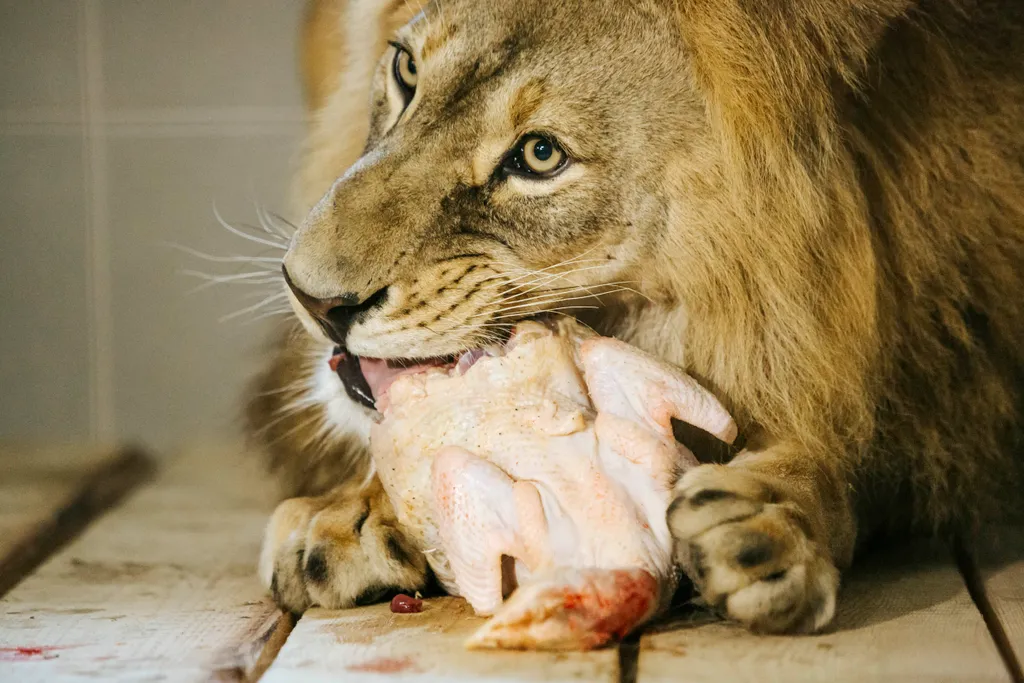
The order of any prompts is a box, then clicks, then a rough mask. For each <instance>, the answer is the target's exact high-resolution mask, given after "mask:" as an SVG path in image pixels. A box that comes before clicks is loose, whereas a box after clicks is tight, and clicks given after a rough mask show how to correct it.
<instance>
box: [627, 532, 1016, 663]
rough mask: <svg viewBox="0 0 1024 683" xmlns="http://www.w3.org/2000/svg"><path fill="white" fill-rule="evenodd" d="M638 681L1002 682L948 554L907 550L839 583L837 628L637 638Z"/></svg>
mask: <svg viewBox="0 0 1024 683" xmlns="http://www.w3.org/2000/svg"><path fill="white" fill-rule="evenodd" d="M638 680H639V681H640V683H652V682H653V681H673V683H696V682H698V681H700V682H704V681H708V682H717V681H735V682H739V681H751V682H752V683H771V682H773V681H780V682H785V683H798V682H800V681H825V680H827V681H836V682H845V681H849V682H851V683H853V682H856V683H862V682H864V683H868V682H873V681H892V682H894V683H895V682H899V683H906V682H912V681H929V682H931V681H949V683H968V682H971V681H1001V682H1002V681H1009V680H1010V679H1009V675H1008V673H1007V671H1006V669H1005V668H1004V666H1003V663H1002V661H1001V659H1000V657H999V654H998V652H997V650H996V647H995V645H994V643H993V640H992V638H991V637H990V635H989V632H988V629H987V628H986V626H985V623H984V620H983V619H982V616H981V614H980V613H979V612H978V610H977V609H976V608H975V606H974V603H973V602H972V601H971V598H970V596H969V595H968V591H967V587H966V585H965V584H964V582H963V579H962V577H961V576H960V573H959V571H958V570H957V567H956V565H955V564H954V562H953V559H952V556H951V554H950V553H947V552H945V551H938V550H931V549H928V548H926V547H923V546H912V547H907V548H906V549H901V550H899V551H890V552H889V553H888V554H887V555H886V556H884V557H875V558H871V559H869V560H867V561H866V562H865V563H863V564H862V565H861V566H860V567H859V569H857V570H855V572H854V573H853V574H852V575H851V576H850V577H849V578H848V579H847V580H846V586H845V588H844V589H843V591H842V593H841V595H840V600H839V609H838V614H837V619H836V623H835V627H834V628H833V629H832V630H831V631H830V632H829V633H826V634H822V635H816V636H806V637H792V636H789V637H769V636H763V637H759V636H755V635H751V634H749V633H746V632H744V631H743V630H741V629H739V628H737V627H735V626H732V625H728V624H724V623H721V622H716V623H711V624H703V625H700V624H691V625H689V626H687V625H685V624H684V625H682V626H681V627H679V628H676V629H672V630H667V631H665V632H662V633H657V634H649V635H645V636H644V637H643V638H642V639H641V649H640V660H639V663H638Z"/></svg>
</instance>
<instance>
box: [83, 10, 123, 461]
mask: <svg viewBox="0 0 1024 683" xmlns="http://www.w3.org/2000/svg"><path fill="white" fill-rule="evenodd" d="M99 13H100V8H99V2H98V0H82V2H81V4H80V5H79V41H80V51H79V72H80V75H81V81H82V85H81V88H82V137H83V141H82V142H83V148H84V157H85V158H84V164H83V171H84V186H85V203H86V210H87V215H86V219H85V222H86V235H87V238H86V273H87V283H86V291H87V292H88V304H87V306H88V311H89V327H90V329H89V332H90V334H89V374H90V377H89V387H90V396H89V399H90V400H89V413H90V430H91V432H92V438H93V439H94V440H98V441H103V442H109V441H111V440H112V439H113V437H114V432H115V424H114V405H113V404H114V391H113V374H114V369H113V368H114V365H113V364H114V360H113V344H112V341H113V309H112V305H113V303H112V301H111V285H110V221H109V213H108V210H107V187H108V186H107V140H106V136H105V131H104V127H103V125H102V115H103V72H102V49H103V48H102V45H101V43H100V21H99Z"/></svg>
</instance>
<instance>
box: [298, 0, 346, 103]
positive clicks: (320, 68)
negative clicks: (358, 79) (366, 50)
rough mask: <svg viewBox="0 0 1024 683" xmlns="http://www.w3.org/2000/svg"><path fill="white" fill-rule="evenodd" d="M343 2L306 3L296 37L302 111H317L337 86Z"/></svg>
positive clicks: (342, 33)
mask: <svg viewBox="0 0 1024 683" xmlns="http://www.w3.org/2000/svg"><path fill="white" fill-rule="evenodd" d="M345 4H346V2H345V0H309V1H308V2H307V3H306V16H305V18H304V20H303V24H302V35H301V38H300V49H301V55H300V58H301V61H300V67H301V69H302V85H303V94H304V95H305V100H306V109H307V110H308V111H310V112H313V111H317V110H318V109H320V108H321V107H323V105H324V103H326V102H327V98H328V97H329V96H330V94H331V93H332V92H334V90H335V88H337V87H338V79H339V77H340V75H341V69H342V59H343V58H342V49H343V45H342V43H343V39H344V35H345V32H344V30H343V28H342V22H343V21H344V14H345Z"/></svg>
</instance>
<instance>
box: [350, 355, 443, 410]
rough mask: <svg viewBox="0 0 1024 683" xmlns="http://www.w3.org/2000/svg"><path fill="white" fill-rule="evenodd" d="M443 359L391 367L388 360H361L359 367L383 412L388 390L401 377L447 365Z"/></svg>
mask: <svg viewBox="0 0 1024 683" xmlns="http://www.w3.org/2000/svg"><path fill="white" fill-rule="evenodd" d="M445 364H446V363H445V362H444V361H443V360H441V359H431V360H427V361H423V362H419V363H409V364H402V365H394V366H393V365H391V364H389V363H388V362H387V361H386V360H380V359H379V358H360V359H359V367H360V368H361V369H362V371H363V377H365V378H366V383H367V384H369V385H370V391H372V392H373V398H374V400H375V401H376V402H377V410H383V409H384V407H385V406H384V405H383V404H382V400H384V399H386V397H387V393H388V389H390V388H391V385H392V384H393V383H394V382H395V380H397V379H398V378H399V377H401V376H403V375H415V374H417V373H420V372H423V371H424V370H427V369H429V368H435V367H440V366H443V365H445Z"/></svg>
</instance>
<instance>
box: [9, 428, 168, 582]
mask: <svg viewBox="0 0 1024 683" xmlns="http://www.w3.org/2000/svg"><path fill="white" fill-rule="evenodd" d="M153 470H154V465H153V461H152V460H151V459H150V458H149V457H148V456H146V455H145V454H144V453H143V452H141V451H139V450H137V449H133V448H125V449H99V448H49V449H39V448H13V447H5V448H0V596H3V595H4V594H5V593H7V591H9V590H10V589H11V588H13V587H14V586H15V585H16V584H17V583H18V582H19V581H21V580H22V579H23V578H24V577H25V576H27V575H28V574H29V573H31V572H32V570H34V569H35V568H36V567H37V566H39V564H41V563H42V562H43V561H44V560H45V559H46V558H47V557H48V556H49V555H51V554H52V553H54V552H55V551H57V550H58V549H59V548H60V547H61V546H62V545H64V544H65V543H67V542H68V541H70V540H71V539H72V538H74V537H75V536H76V535H77V534H79V533H80V532H81V531H82V530H83V529H84V528H85V527H86V526H88V525H89V523H90V522H92V521H93V520H94V519H95V518H96V517H98V516H99V515H102V514H103V513H104V512H106V511H107V510H108V509H110V508H111V507H113V506H115V505H116V504H117V503H118V502H119V501H120V500H121V499H122V498H123V497H124V496H125V495H127V494H128V493H129V492H130V491H132V490H133V489H135V488H136V487H137V486H138V485H139V484H141V483H142V482H143V481H145V480H146V479H147V478H149V477H150V476H151V475H152V473H153Z"/></svg>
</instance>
